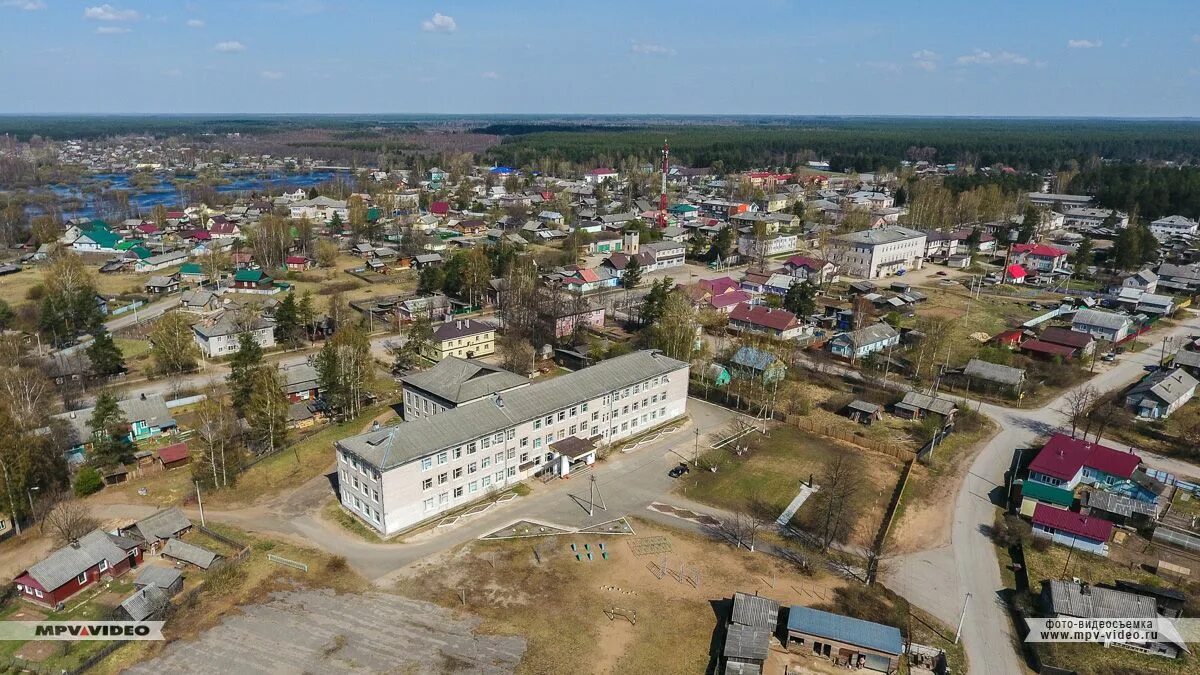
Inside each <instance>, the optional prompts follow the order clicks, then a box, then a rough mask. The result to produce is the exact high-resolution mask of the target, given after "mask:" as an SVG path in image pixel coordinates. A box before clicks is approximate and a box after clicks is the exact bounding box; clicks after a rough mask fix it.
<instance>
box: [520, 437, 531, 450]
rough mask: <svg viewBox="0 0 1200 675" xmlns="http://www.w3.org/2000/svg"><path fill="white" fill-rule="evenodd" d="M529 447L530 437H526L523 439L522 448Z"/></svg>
mask: <svg viewBox="0 0 1200 675" xmlns="http://www.w3.org/2000/svg"><path fill="white" fill-rule="evenodd" d="M528 446H529V437H528V436H526V437H525V438H522V439H521V447H522V448H524V447H528Z"/></svg>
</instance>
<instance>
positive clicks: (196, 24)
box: [187, 19, 204, 28]
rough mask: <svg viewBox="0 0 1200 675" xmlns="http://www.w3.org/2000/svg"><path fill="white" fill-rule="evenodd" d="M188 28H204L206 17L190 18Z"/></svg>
mask: <svg viewBox="0 0 1200 675" xmlns="http://www.w3.org/2000/svg"><path fill="white" fill-rule="evenodd" d="M187 27H188V28H204V19H188V20H187Z"/></svg>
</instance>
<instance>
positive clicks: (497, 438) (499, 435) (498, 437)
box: [492, 433, 504, 443]
mask: <svg viewBox="0 0 1200 675" xmlns="http://www.w3.org/2000/svg"><path fill="white" fill-rule="evenodd" d="M503 440H504V434H502V433H497V434H496V435H495V436H492V442H493V443H499V442H501V441H503Z"/></svg>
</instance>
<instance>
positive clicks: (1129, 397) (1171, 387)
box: [1125, 368, 1200, 420]
mask: <svg viewBox="0 0 1200 675" xmlns="http://www.w3.org/2000/svg"><path fill="white" fill-rule="evenodd" d="M1197 384H1200V382H1197V381H1196V378H1194V377H1192V376H1191V375H1189V374H1187V372H1186V371H1184V370H1183V369H1182V368H1173V369H1171V370H1167V369H1166V368H1161V369H1159V370H1157V371H1155V372H1153V373H1150V374H1149V375H1147V376H1146V377H1145V378H1143V379H1142V381H1141V382H1138V383H1137V384H1135V385H1133V388H1132V389H1130V390H1129V391H1128V392H1127V393H1126V394H1125V407H1126V408H1129V409H1130V410H1132V411H1133V412H1135V413H1136V414H1137V416H1138V417H1141V418H1146V419H1155V420H1158V419H1166V418H1167V417H1169V416H1170V415H1171V413H1173V412H1175V411H1176V410H1178V409H1179V408H1181V407H1183V405H1184V404H1185V403H1187V402H1188V401H1190V400H1192V397H1193V396H1195V395H1196V385H1197Z"/></svg>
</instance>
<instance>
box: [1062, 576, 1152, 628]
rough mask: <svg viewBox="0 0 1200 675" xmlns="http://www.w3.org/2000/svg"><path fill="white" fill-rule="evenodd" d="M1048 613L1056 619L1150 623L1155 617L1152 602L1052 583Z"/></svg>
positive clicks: (1071, 583)
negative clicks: (1116, 620) (1054, 615)
mask: <svg viewBox="0 0 1200 675" xmlns="http://www.w3.org/2000/svg"><path fill="white" fill-rule="evenodd" d="M1046 583H1047V584H1048V585H1049V589H1050V593H1049V595H1050V611H1051V612H1053V613H1054V614H1057V615H1065V616H1076V617H1080V618H1084V619H1088V618H1111V619H1139V618H1145V619H1152V618H1154V617H1155V616H1156V615H1157V613H1158V609H1157V603H1156V602H1155V600H1154V598H1148V597H1146V596H1144V595H1137V594H1134V593H1126V592H1124V591H1117V590H1113V589H1111V588H1100V587H1097V586H1088V587H1086V591H1085V590H1084V589H1085V587H1084V586H1082V585H1081V584H1077V583H1075V582H1074V581H1064V580H1061V579H1052V580H1050V581H1047V582H1046Z"/></svg>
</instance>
